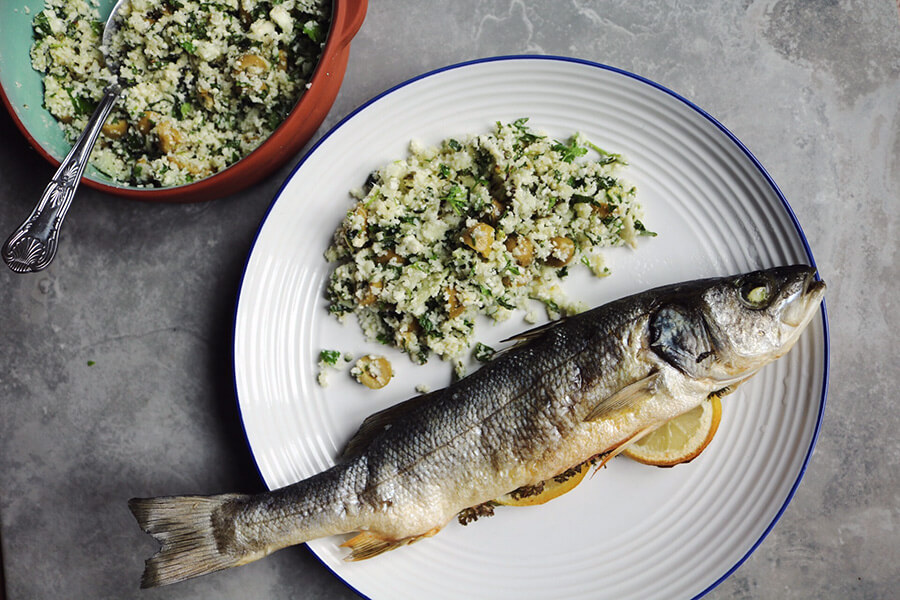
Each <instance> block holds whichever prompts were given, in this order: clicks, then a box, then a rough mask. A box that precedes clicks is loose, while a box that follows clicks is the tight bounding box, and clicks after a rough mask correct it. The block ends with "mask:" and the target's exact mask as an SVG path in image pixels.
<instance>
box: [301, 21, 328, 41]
mask: <svg viewBox="0 0 900 600" xmlns="http://www.w3.org/2000/svg"><path fill="white" fill-rule="evenodd" d="M303 34H304V35H306V37H308V38H309V39H311V40H312V41H313V42H315V43H317V44H318V43H321V42H322V40H324V39H325V34H324V32H323V31H322V26H321V25H319V24H318V23H317V22H316V21H307V22H306V23H304V24H303Z"/></svg>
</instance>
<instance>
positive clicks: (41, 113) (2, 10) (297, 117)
mask: <svg viewBox="0 0 900 600" xmlns="http://www.w3.org/2000/svg"><path fill="white" fill-rule="evenodd" d="M92 1H95V0H92ZM114 3H115V2H114V0H99V1H97V5H98V12H99V16H100V18H101V19H103V20H104V21H105V20H106V17H107V16H108V15H109V11H110V10H112V7H113V5H114ZM367 6H368V2H367V1H366V0H334V1H333V4H332V24H331V28H330V29H329V33H328V38H327V40H326V43H325V47H324V48H323V50H322V56H321V58H320V60H319V64H318V66H317V67H316V69H315V71H314V73H313V76H312V78H311V80H310V83H309V89H308V90H307V91H306V92H304V94H303V95H302V96H301V97H300V99H299V101H298V102H297V104H296V105H295V106H294V109H293V110H292V111H291V113H290V114H289V115H288V116H287V118H286V119H285V120H284V122H283V123H282V124H281V125H280V126H279V127H278V128H277V129H276V130H275V132H274V133H272V134H271V135H270V136H269V137H268V139H266V140H265V141H264V142H263V143H262V144H261V145H260V146H258V147H257V148H256V149H255V150H254V151H253V152H250V153H249V154H248V155H247V156H244V157H243V158H242V159H241V160H239V161H237V162H236V163H234V164H232V165H231V166H229V167H228V168H226V169H224V170H222V171H219V172H218V173H215V174H213V175H210V176H209V177H207V178H205V179H200V180H198V181H195V182H192V183H188V184H184V185H180V186H174V187H161V188H140V187H129V186H124V185H121V184H119V183H116V182H113V181H112V180H111V179H110V178H109V177H108V176H107V175H104V174H103V173H101V172H100V171H98V170H97V169H95V168H94V167H93V166H91V165H90V164H89V165H88V167H87V169H86V170H85V173H84V177H83V180H82V183H86V184H87V185H89V186H91V187H94V188H96V189H100V190H102V191H105V192H108V193H112V194H116V195H119V196H124V197H129V198H137V199H140V200H147V201H159V202H196V201H201V200H210V199H214V198H218V197H221V196H224V195H228V194H231V193H234V192H236V191H238V190H241V189H243V188H245V187H247V186H249V185H251V184H253V183H255V182H257V181H259V180H260V179H262V178H264V177H267V176H268V175H270V174H271V173H273V172H274V170H275V169H277V168H278V167H279V166H280V165H282V164H283V163H284V162H286V161H287V160H289V159H290V158H291V157H293V156H294V155H295V154H296V153H297V152H299V151H300V150H301V148H302V147H303V145H304V144H306V143H307V142H308V141H309V140H310V139H311V138H312V136H313V135H314V134H315V132H316V130H317V129H318V127H319V126H320V125H321V124H322V121H323V120H324V119H325V117H326V115H327V114H328V111H329V110H330V109H331V105H332V104H333V103H334V100H335V98H336V96H337V93H338V90H339V89H340V85H341V81H342V80H343V77H344V73H345V71H346V68H347V59H348V56H349V51H350V41H351V40H352V39H353V36H354V35H355V34H356V33H357V32H358V31H359V28H360V26H361V25H362V22H363V19H364V18H365V14H366V9H367ZM43 7H44V2H43V0H9V1H7V0H0V99H2V100H3V102H4V103H5V104H6V105H7V108H8V109H9V111H10V113H11V114H12V115H13V118H14V119H15V120H16V121H17V123H16V124H17V125H18V126H19V129H21V130H22V133H23V134H24V135H25V136H26V137H27V138H28V141H29V142H30V143H31V145H32V146H33V147H34V149H35V150H36V151H37V152H38V153H40V154H41V155H42V156H44V157H45V158H46V159H48V160H49V161H50V162H51V163H55V164H58V163H59V162H60V161H61V160H62V159H63V158H65V156H66V154H68V153H69V150H70V148H71V144H70V143H69V142H68V141H67V140H66V138H65V135H64V134H63V131H62V128H61V127H60V125H59V123H57V121H56V120H55V119H54V118H53V116H52V115H50V113H49V112H48V111H47V110H46V109H45V108H44V106H43V83H42V81H41V74H40V73H38V72H37V71H35V70H34V69H33V68H32V67H31V46H32V43H33V34H32V26H31V23H32V19H33V18H34V15H35V14H37V13H38V12H40V11H41V10H43Z"/></svg>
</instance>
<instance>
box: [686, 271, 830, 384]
mask: <svg viewBox="0 0 900 600" xmlns="http://www.w3.org/2000/svg"><path fill="white" fill-rule="evenodd" d="M824 294H825V282H823V281H821V280H818V279H816V270H815V269H814V268H812V267H808V266H806V265H793V266H788V267H776V268H772V269H765V270H761V271H754V272H752V273H747V274H745V275H739V276H736V277H731V278H726V279H724V280H721V281H720V282H719V283H717V284H715V285H712V286H710V287H709V288H708V289H707V290H705V291H704V293H703V295H702V298H701V310H702V312H703V318H704V323H705V325H706V328H707V330H708V332H709V336H710V338H711V344H712V346H713V348H714V351H713V355H712V358H713V360H712V361H711V364H710V365H709V375H711V376H717V377H719V378H720V379H722V380H727V379H729V378H741V376H742V375H743V376H749V375H751V374H752V373H755V372H756V371H757V370H758V369H760V368H761V367H763V366H764V365H766V364H768V363H770V362H772V361H774V360H775V359H777V358H779V357H781V356H783V355H784V354H786V353H787V352H788V350H790V349H791V348H792V347H793V346H794V344H795V343H796V342H797V340H798V339H799V337H800V334H801V333H803V330H804V329H806V326H807V325H808V324H809V322H810V321H811V320H812V318H813V316H814V315H815V314H816V312H817V311H818V308H819V304H820V303H821V302H822V298H823V296H824Z"/></svg>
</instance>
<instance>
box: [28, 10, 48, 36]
mask: <svg viewBox="0 0 900 600" xmlns="http://www.w3.org/2000/svg"><path fill="white" fill-rule="evenodd" d="M32 26H33V27H34V37H36V38H38V39H40V38H42V37H47V36H49V35H53V29H52V28H51V27H50V20H49V19H48V18H47V15H46V14H45V13H44V12H43V11H41V12H39V13H38V14H37V15H35V17H34V21H33V22H32Z"/></svg>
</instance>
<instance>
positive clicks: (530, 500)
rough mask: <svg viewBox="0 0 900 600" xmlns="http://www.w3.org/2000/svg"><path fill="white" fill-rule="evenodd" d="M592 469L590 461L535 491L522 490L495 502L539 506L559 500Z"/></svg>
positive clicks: (550, 480)
mask: <svg viewBox="0 0 900 600" xmlns="http://www.w3.org/2000/svg"><path fill="white" fill-rule="evenodd" d="M590 469H591V464H590V461H588V462H585V463H582V464H580V465H578V466H577V467H573V468H571V469H569V470H568V471H566V472H565V473H562V474H560V475H557V476H556V477H554V478H552V479H548V480H547V481H545V482H543V483H542V484H540V486H537V487H536V488H535V489H531V490H529V489H528V488H520V489H518V490H516V491H514V492H510V493H508V494H505V495H503V496H500V497H499V498H497V499H496V500H495V501H494V502H496V503H497V504H502V505H504V506H537V505H538V504H544V503H545V502H550V501H551V500H553V499H554V498H559V497H560V496H562V495H563V494H565V493H566V492H569V491H571V490H572V489H574V488H575V486H576V485H578V484H579V483H581V480H582V479H584V476H585V475H587V473H588V471H589V470H590Z"/></svg>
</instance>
